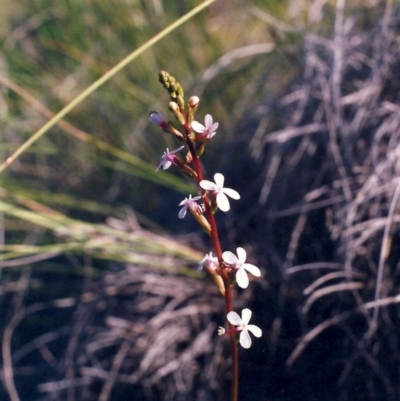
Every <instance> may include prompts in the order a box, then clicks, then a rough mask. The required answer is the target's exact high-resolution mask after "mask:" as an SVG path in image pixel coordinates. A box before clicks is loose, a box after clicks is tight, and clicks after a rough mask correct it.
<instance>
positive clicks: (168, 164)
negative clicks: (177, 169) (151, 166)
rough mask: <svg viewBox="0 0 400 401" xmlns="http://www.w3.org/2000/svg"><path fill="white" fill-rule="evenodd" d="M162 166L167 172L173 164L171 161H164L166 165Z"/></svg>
mask: <svg viewBox="0 0 400 401" xmlns="http://www.w3.org/2000/svg"><path fill="white" fill-rule="evenodd" d="M162 165H163V170H167V169H169V168H170V167H171V166H172V163H171V162H170V161H169V160H167V161H165V160H164V163H162Z"/></svg>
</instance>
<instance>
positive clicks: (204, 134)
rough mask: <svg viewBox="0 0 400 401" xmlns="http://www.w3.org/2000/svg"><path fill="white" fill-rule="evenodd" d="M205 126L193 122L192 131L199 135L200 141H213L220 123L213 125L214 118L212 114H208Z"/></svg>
mask: <svg viewBox="0 0 400 401" xmlns="http://www.w3.org/2000/svg"><path fill="white" fill-rule="evenodd" d="M204 124H205V126H204V125H203V124H200V123H198V122H197V121H193V122H192V129H193V130H194V131H196V132H197V133H198V134H200V135H199V136H198V139H211V138H212V137H213V136H214V135H215V134H216V133H217V132H216V129H217V128H218V125H219V124H218V123H214V124H213V118H212V117H211V115H210V114H207V115H206V117H205V118H204Z"/></svg>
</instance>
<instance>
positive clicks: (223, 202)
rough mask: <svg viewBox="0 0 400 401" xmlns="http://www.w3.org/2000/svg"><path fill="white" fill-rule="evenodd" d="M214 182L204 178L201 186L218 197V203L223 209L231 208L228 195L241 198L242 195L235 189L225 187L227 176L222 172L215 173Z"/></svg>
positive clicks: (224, 210)
mask: <svg viewBox="0 0 400 401" xmlns="http://www.w3.org/2000/svg"><path fill="white" fill-rule="evenodd" d="M214 180H215V183H214V182H211V181H207V180H203V181H200V184H199V185H200V187H201V188H203V189H205V190H206V191H208V192H210V193H211V194H212V195H215V196H216V197H217V199H216V200H217V205H218V207H219V208H220V209H221V210H222V211H223V212H227V211H228V210H229V209H230V204H229V199H228V197H227V196H226V195H228V196H229V197H231V198H232V199H240V195H239V193H238V192H236V191H235V190H234V189H230V188H224V181H225V177H224V176H223V175H222V174H221V173H217V174H215V175H214Z"/></svg>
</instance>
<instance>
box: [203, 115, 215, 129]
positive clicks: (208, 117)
mask: <svg viewBox="0 0 400 401" xmlns="http://www.w3.org/2000/svg"><path fill="white" fill-rule="evenodd" d="M204 123H205V124H206V128H207V129H210V128H211V126H212V125H213V118H212V116H211V114H206V116H205V117H204Z"/></svg>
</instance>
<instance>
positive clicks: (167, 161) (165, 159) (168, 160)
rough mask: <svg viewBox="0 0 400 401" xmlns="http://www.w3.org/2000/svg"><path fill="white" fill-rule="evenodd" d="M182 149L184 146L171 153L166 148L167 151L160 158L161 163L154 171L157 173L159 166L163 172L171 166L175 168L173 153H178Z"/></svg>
mask: <svg viewBox="0 0 400 401" xmlns="http://www.w3.org/2000/svg"><path fill="white" fill-rule="evenodd" d="M183 148H184V146H180V147H179V148H178V149H175V150H171V151H170V150H169V149H168V148H167V151H166V152H164V154H163V155H162V156H161V159H162V161H161V163H160V164H159V165H158V167H157V170H156V171H158V170H159V168H160V167H161V166H162V168H163V170H166V169H168V168H170V167H171V165H172V164H173V165H175V166H176V165H177V164H176V162H175V160H176V156H175V153H177V152H179V151H180V150H182V149H183Z"/></svg>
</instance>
